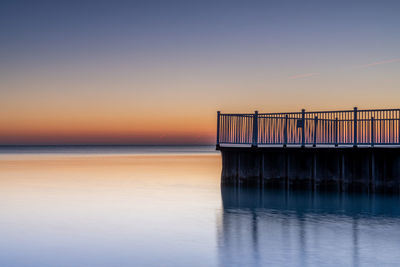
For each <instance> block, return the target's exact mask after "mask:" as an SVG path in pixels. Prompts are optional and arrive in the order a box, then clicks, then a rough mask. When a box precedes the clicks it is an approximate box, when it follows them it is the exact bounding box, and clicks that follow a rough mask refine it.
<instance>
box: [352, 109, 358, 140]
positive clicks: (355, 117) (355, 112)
mask: <svg viewBox="0 0 400 267" xmlns="http://www.w3.org/2000/svg"><path fill="white" fill-rule="evenodd" d="M353 120H354V123H353V124H354V126H353V132H354V137H353V142H354V144H353V147H357V107H354V115H353Z"/></svg>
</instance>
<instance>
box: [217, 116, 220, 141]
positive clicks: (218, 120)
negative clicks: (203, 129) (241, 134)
mask: <svg viewBox="0 0 400 267" xmlns="http://www.w3.org/2000/svg"><path fill="white" fill-rule="evenodd" d="M220 116H221V111H217V148H219V122H220V119H219V118H220Z"/></svg>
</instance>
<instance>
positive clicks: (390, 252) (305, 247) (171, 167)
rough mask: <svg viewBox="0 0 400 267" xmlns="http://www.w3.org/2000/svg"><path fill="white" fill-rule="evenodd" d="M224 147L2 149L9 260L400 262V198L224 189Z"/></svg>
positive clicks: (1, 222)
mask: <svg viewBox="0 0 400 267" xmlns="http://www.w3.org/2000/svg"><path fill="white" fill-rule="evenodd" d="M220 178H221V155H220V153H219V152H218V151H216V150H215V147H214V146H3V147H0V266H4V267H6V266H40V267H45V266H68V267H70V266H94V267H100V266H399V265H400V197H399V196H396V195H374V194H370V195H365V194H357V193H338V192H306V191H281V190H276V189H274V190H273V189H268V188H264V189H261V188H249V187H243V186H240V187H239V186H236V187H233V186H230V187H228V186H221V184H220Z"/></svg>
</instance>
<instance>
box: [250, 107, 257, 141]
mask: <svg viewBox="0 0 400 267" xmlns="http://www.w3.org/2000/svg"><path fill="white" fill-rule="evenodd" d="M257 145H258V111H257V110H256V111H255V112H254V115H253V142H252V144H251V147H257Z"/></svg>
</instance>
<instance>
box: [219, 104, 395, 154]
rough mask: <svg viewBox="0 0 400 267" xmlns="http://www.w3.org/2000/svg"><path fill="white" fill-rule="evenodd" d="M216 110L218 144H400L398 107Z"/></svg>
mask: <svg viewBox="0 0 400 267" xmlns="http://www.w3.org/2000/svg"><path fill="white" fill-rule="evenodd" d="M217 114H218V125H217V146H219V145H232V144H233V145H251V146H258V145H283V146H286V145H301V146H306V145H312V146H316V145H334V146H339V145H353V146H354V147H356V146H358V145H369V146H374V145H399V146H400V109H362V110H359V109H357V108H356V107H355V108H354V109H351V110H336V111H309V112H306V111H305V110H304V109H303V110H301V111H300V112H287V113H282V112H279V113H277V112H275V113H258V112H257V111H256V112H255V113H221V112H218V113H217Z"/></svg>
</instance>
